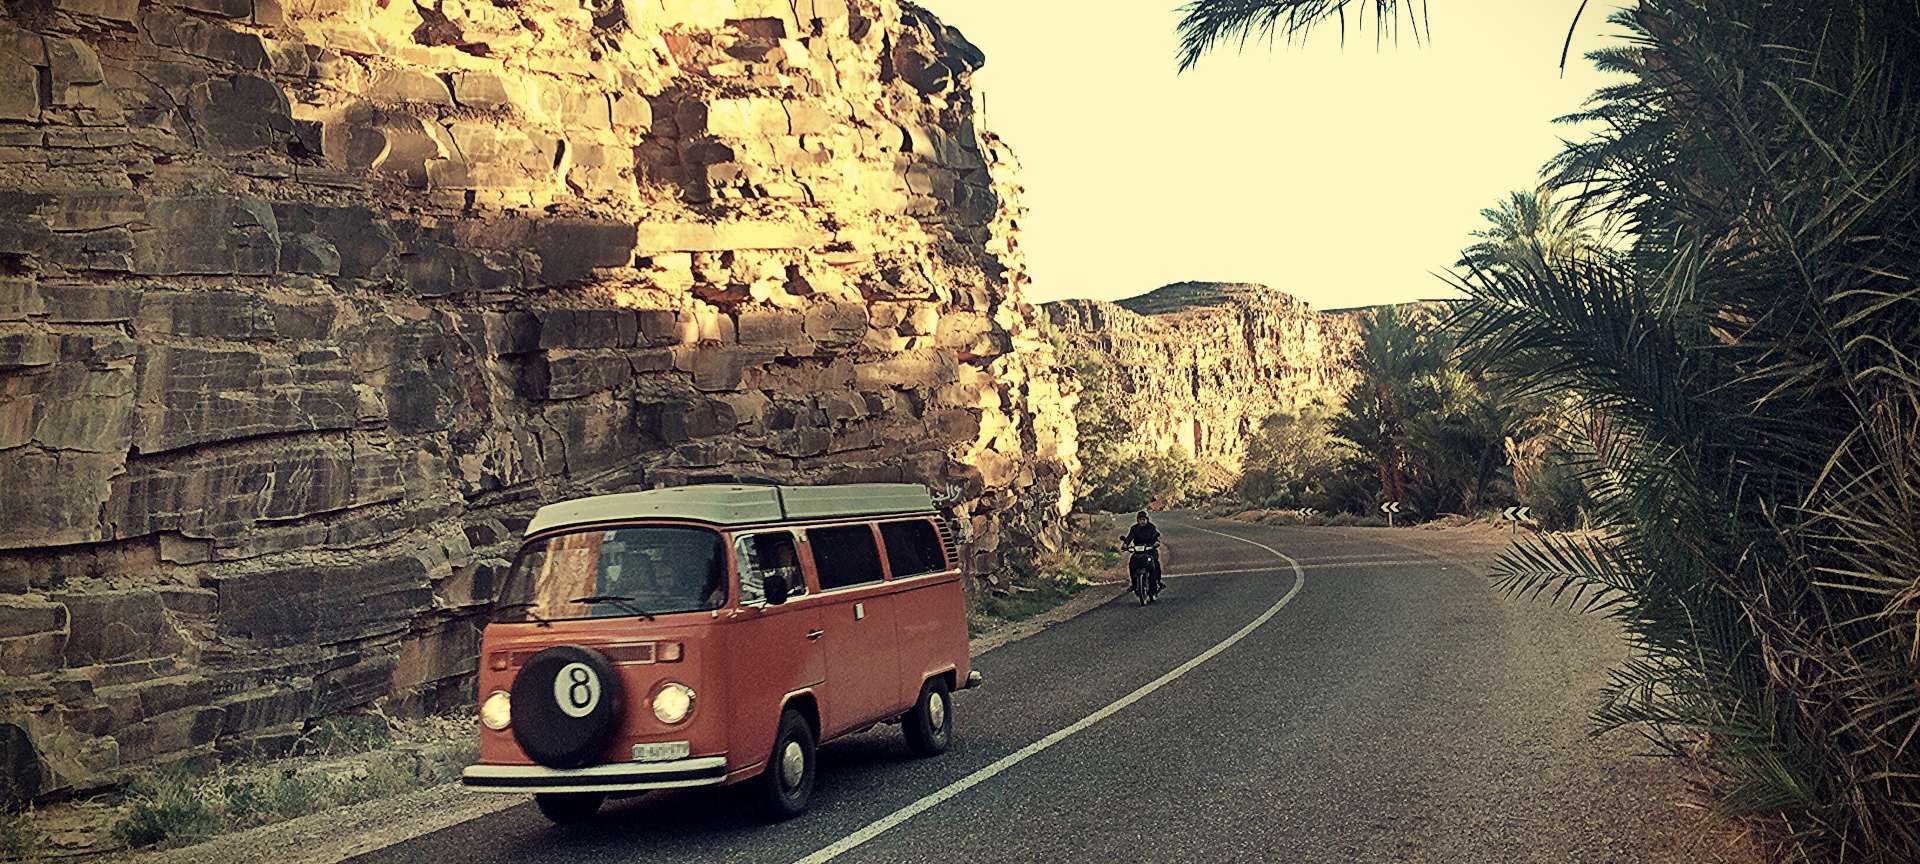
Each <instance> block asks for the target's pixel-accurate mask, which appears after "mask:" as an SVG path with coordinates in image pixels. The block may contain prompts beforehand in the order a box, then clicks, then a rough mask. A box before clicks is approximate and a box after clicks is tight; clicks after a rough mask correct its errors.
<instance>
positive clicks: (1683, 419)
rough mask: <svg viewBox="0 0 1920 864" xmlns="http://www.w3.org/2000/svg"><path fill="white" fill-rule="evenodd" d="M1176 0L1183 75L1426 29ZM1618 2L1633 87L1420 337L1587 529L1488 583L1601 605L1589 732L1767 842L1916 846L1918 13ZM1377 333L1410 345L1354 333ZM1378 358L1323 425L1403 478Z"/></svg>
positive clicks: (1504, 566)
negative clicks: (1634, 741)
mask: <svg viewBox="0 0 1920 864" xmlns="http://www.w3.org/2000/svg"><path fill="white" fill-rule="evenodd" d="M1459 2H1466V0H1459ZM1434 5H1436V6H1443V4H1434ZM1349 6H1351V7H1353V8H1352V9H1349V8H1348V7H1349ZM1566 6H1567V11H1568V14H1569V16H1573V15H1576V14H1579V13H1578V11H1577V10H1581V9H1584V8H1585V6H1586V4H1584V3H1582V4H1575V3H1573V2H1571V0H1569V2H1567V3H1566ZM1184 9H1185V13H1186V17H1185V19H1184V20H1183V21H1182V23H1181V25H1180V31H1181V37H1182V44H1183V55H1182V63H1183V66H1186V65H1191V64H1192V63H1194V62H1196V61H1197V60H1199V59H1200V57H1201V56H1202V55H1204V54H1205V53H1207V52H1208V51H1209V50H1210V49H1211V48H1212V47H1214V46H1215V45H1217V44H1220V43H1222V42H1223V41H1224V42H1227V43H1235V42H1238V41H1240V40H1244V39H1245V38H1246V37H1248V36H1254V35H1262V34H1265V35H1279V36H1284V37H1288V38H1292V37H1298V36H1300V35H1302V34H1304V33H1305V32H1306V31H1307V30H1309V29H1311V28H1312V27H1314V26H1315V25H1317V24H1321V23H1324V22H1326V21H1329V20H1332V19H1335V18H1337V19H1339V21H1340V22H1341V23H1342V25H1343V26H1344V23H1345V20H1346V14H1347V13H1348V12H1349V11H1354V12H1360V10H1363V9H1364V10H1370V11H1372V12H1373V13H1375V14H1374V15H1366V14H1365V13H1361V18H1362V20H1366V19H1369V18H1371V19H1372V20H1373V21H1374V23H1375V24H1376V26H1379V27H1395V28H1397V27H1398V26H1400V22H1401V21H1402V20H1403V16H1404V20H1405V21H1406V22H1408V24H1407V25H1406V26H1409V27H1411V28H1413V29H1414V30H1415V31H1416V32H1419V31H1422V30H1424V29H1425V27H1424V23H1422V22H1424V20H1425V19H1424V14H1425V4H1419V5H1415V4H1411V3H1398V2H1395V0H1351V2H1350V0H1264V2H1251V3H1249V2H1241V0H1195V2H1192V3H1190V4H1189V5H1188V6H1186V7H1184ZM1444 11H1445V10H1444V8H1441V9H1437V10H1435V17H1439V16H1440V15H1443V14H1444ZM1415 12H1418V13H1419V15H1418V16H1415V15H1414V14H1412V13H1415ZM1611 20H1612V22H1613V24H1614V25H1615V26H1617V27H1619V28H1620V29H1622V30H1623V31H1625V33H1626V34H1628V41H1627V42H1626V44H1624V45H1622V46H1621V47H1617V48H1609V49H1606V50H1603V51H1599V52H1595V53H1593V54H1591V55H1589V56H1590V59H1591V60H1592V61H1593V62H1595V63H1597V64H1598V65H1599V66H1600V67H1602V68H1603V69H1606V70H1609V71H1613V72H1618V73H1621V74H1623V75H1625V76H1626V77H1627V80H1626V82H1625V83H1622V84H1620V85H1617V86H1613V87H1609V88H1607V89H1605V90H1603V91H1601V92H1600V93H1598V94H1596V95H1595V96H1594V97H1593V99H1592V100H1591V101H1590V102H1589V104H1588V108H1587V110H1585V111H1584V112H1582V113H1580V114H1578V115H1575V116H1574V117H1573V118H1571V119H1573V120H1576V121H1584V122H1585V123H1586V125H1585V126H1583V127H1582V128H1583V129H1593V130H1597V131H1594V132H1591V133H1590V135H1589V137H1586V138H1584V139H1578V140H1574V141H1572V142H1570V143H1569V144H1568V146H1567V148H1566V150H1565V152H1564V153H1563V154H1562V156H1560V157H1559V158H1558V159H1557V160H1555V161H1554V162H1553V163H1551V164H1550V165H1549V166H1548V168H1547V171H1546V174H1545V178H1546V179H1545V188H1544V190H1543V191H1542V192H1540V193H1536V195H1535V196H1534V197H1533V200H1532V201H1531V202H1529V201H1528V200H1527V198H1526V197H1515V198H1511V199H1509V202H1508V204H1507V206H1504V207H1502V208H1496V210H1495V211H1493V212H1496V213H1498V214H1500V215H1502V216H1503V217H1511V218H1507V219H1506V222H1507V223H1508V224H1506V225H1502V224H1501V223H1500V221H1499V220H1496V221H1495V224H1494V227H1493V228H1492V229H1490V231H1492V232H1493V233H1495V234H1498V235H1500V236H1497V237H1483V238H1480V242H1479V243H1477V244H1476V245H1475V246H1473V247H1472V248H1470V249H1468V250H1467V252H1466V254H1465V257H1464V259H1463V260H1462V262H1461V266H1460V267H1459V268H1458V272H1459V275H1458V276H1457V284H1458V287H1459V288H1460V289H1462V290H1463V291H1464V292H1465V293H1466V294H1467V295H1468V297H1469V299H1468V300H1466V301H1465V302H1464V303H1462V304H1460V306H1459V308H1457V309H1455V310H1453V312H1452V313H1451V315H1450V316H1449V317H1450V323H1449V326H1448V327H1447V328H1446V330H1445V335H1444V336H1443V337H1439V338H1444V339H1448V340H1451V341H1453V342H1454V343H1456V344H1455V346H1454V348H1455V350H1452V351H1448V352H1445V353H1447V354H1448V355H1449V356H1450V357H1451V358H1452V359H1450V360H1449V361H1448V363H1450V364H1453V365H1454V366H1455V368H1457V370H1458V373H1459V375H1460V376H1461V377H1462V379H1463V380H1465V381H1467V382H1471V384H1472V386H1473V387H1474V388H1484V389H1483V392H1484V393H1485V394H1486V395H1487V396H1488V397H1489V398H1490V400H1491V402H1492V403H1494V406H1496V407H1497V408H1498V409H1499V410H1504V411H1515V410H1517V411H1519V412H1520V413H1521V415H1523V416H1528V417H1532V418H1535V419H1536V420H1537V421H1538V423H1537V428H1538V429H1539V430H1540V431H1539V433H1538V434H1536V435H1532V436H1527V437H1521V436H1516V435H1514V434H1512V430H1514V429H1516V428H1521V429H1525V428H1530V427H1528V426H1527V425H1526V424H1524V423H1522V424H1520V425H1518V426H1516V425H1514V424H1513V423H1512V422H1509V423H1508V424H1506V428H1507V430H1508V431H1507V434H1505V435H1504V436H1503V438H1502V446H1503V448H1504V449H1505V450H1506V451H1507V453H1508V455H1509V461H1511V462H1513V463H1514V464H1513V465H1512V472H1511V473H1512V476H1511V478H1506V482H1511V483H1513V485H1514V488H1513V491H1512V492H1511V494H1512V495H1513V496H1514V497H1515V498H1517V499H1519V500H1534V501H1538V502H1541V503H1540V506H1538V507H1537V509H1536V513H1537V514H1538V515H1542V516H1543V517H1544V516H1546V515H1547V514H1550V513H1565V512H1566V511H1567V509H1569V506H1570V507H1571V509H1573V510H1575V511H1577V512H1580V513H1581V514H1582V518H1583V519H1586V520H1590V521H1591V523H1592V525H1593V527H1595V528H1596V529H1597V530H1596V531H1595V532H1591V533H1588V534H1586V535H1584V536H1554V535H1543V536H1539V537H1534V538H1530V539H1527V540H1525V541H1523V542H1522V543H1521V544H1520V545H1519V546H1518V547H1516V549H1515V550H1514V551H1513V552H1511V553H1510V554H1508V555H1507V556H1506V558H1505V559H1504V560H1503V561H1502V563H1501V565H1500V567H1499V568H1498V571H1497V573H1496V578H1497V579H1498V580H1499V581H1500V584H1501V585H1502V586H1504V587H1505V588H1506V589H1508V590H1509V591H1511V592H1513V593H1515V594H1519V595H1523V596H1542V597H1550V598H1552V599H1554V600H1556V601H1559V602H1563V603H1570V604H1572V605H1574V606H1575V607H1577V608H1581V609H1585V610H1589V611H1593V612H1596V613H1599V614H1603V615H1606V616H1608V617H1610V618H1613V619H1614V620H1616V621H1618V622H1619V623H1620V625H1621V626H1622V628H1623V629H1624V631H1625V633H1626V635H1627V637H1628V639H1629V641H1630V644H1631V646H1632V648H1633V651H1632V655H1631V658H1630V659H1629V660H1628V661H1627V662H1626V663H1625V664H1624V665H1622V666H1621V667H1620V668H1619V669H1618V670H1616V672H1615V674H1614V676H1613V684H1612V686H1611V688H1610V689H1609V690H1608V692H1607V693H1606V695H1605V699H1604V702H1603V703H1602V704H1601V705H1600V706H1599V707H1598V708H1597V709H1596V710H1595V712H1594V715H1593V716H1594V720H1595V726H1596V731H1606V730H1612V729H1621V728H1627V729H1632V730H1636V731H1638V732H1640V733H1641V734H1644V735H1645V736H1646V737H1647V738H1648V739H1649V740H1650V741H1652V742H1654V743H1655V744H1657V745H1658V746H1660V747H1661V748H1663V749H1665V750H1666V751H1668V752H1670V753H1673V754H1676V755H1681V756H1685V757H1687V758H1689V759H1691V760H1693V761H1694V762H1695V764H1698V765H1700V766H1702V767H1704V769H1705V770H1706V771H1707V772H1708V773H1709V775H1710V776H1711V778H1712V783H1711V785H1712V787H1713V789H1714V791H1715V793H1716V795H1717V802H1718V809H1719V811H1720V812H1721V813H1722V814H1723V815H1725V816H1728V817H1730V818H1735V819H1739V820H1742V822H1743V824H1744V825H1746V826H1747V827H1749V828H1752V829H1755V830H1756V832H1757V833H1758V834H1760V835H1761V836H1763V837H1764V838H1765V840H1766V841H1767V842H1769V843H1770V844H1771V846H1772V848H1773V850H1774V852H1775V853H1776V854H1777V857H1779V858H1781V859H1783V860H1802V861H1848V862H1912V861H1920V819H1916V818H1915V815H1916V813H1920V687H1916V685H1915V682H1916V681H1920V336H1917V335H1916V334H1920V287H1917V286H1920V241H1917V240H1916V238H1920V16H1917V15H1916V14H1915V7H1914V5H1913V3H1912V2H1911V0H1845V2H1842V0H1771V2H1759V0H1746V2H1740V0H1637V2H1631V3H1629V4H1627V8H1625V9H1624V10H1622V11H1620V12H1618V13H1616V14H1615V15H1614V16H1613V18H1612V19H1611ZM1543 74H1551V72H1550V71H1545V72H1543ZM1556 201H1558V202H1560V203H1557V204H1556V203H1555V202H1556ZM1556 208H1561V209H1556ZM1529 223H1530V224H1531V225H1532V226H1533V227H1534V228H1536V229H1538V230H1527V228H1526V227H1525V226H1527V225H1528V224H1529ZM1580 226H1600V227H1602V228H1605V229H1607V232H1608V233H1609V234H1610V236H1611V239H1610V241H1609V242H1605V243H1595V242H1583V241H1582V239H1581V238H1582V237H1583V236H1590V235H1588V234H1587V233H1586V229H1584V228H1582V227H1580ZM1389 326H1394V324H1393V322H1389V321H1385V320H1383V319H1381V318H1376V320H1375V321H1374V322H1373V329H1374V330H1375V331H1379V330H1380V329H1381V328H1383V327H1389ZM1381 350H1384V351H1386V353H1388V354H1391V355H1392V356H1393V357H1419V356H1423V352H1422V351H1421V349H1420V346H1419V339H1417V338H1416V339H1414V340H1413V341H1412V342H1411V343H1409V342H1407V341H1406V340H1404V339H1401V338H1400V337H1399V336H1398V335H1396V334H1393V333H1388V332H1381V333H1379V336H1378V338H1376V336H1375V335H1374V334H1370V335H1369V339H1368V348H1367V351H1368V353H1369V354H1370V355H1372V354H1376V353H1377V352H1379V351H1381ZM1435 353H1436V354H1437V353H1440V352H1437V351H1436V352H1435ZM1378 359H1381V358H1380V357H1370V358H1368V360H1367V362H1368V363H1373V362H1375V361H1376V360H1378ZM1388 373H1390V374H1388ZM1370 374H1374V375H1375V376H1376V378H1378V377H1379V376H1381V375H1384V376H1385V378H1386V379H1388V380H1387V381H1386V382H1385V386H1379V384H1380V382H1379V381H1376V386H1372V387H1363V388H1361V390H1362V393H1363V396H1362V398H1363V399H1364V400H1366V401H1367V404H1365V405H1362V406H1358V407H1360V408H1361V409H1363V410H1362V411H1353V412H1351V413H1352V416H1353V419H1355V420H1362V421H1366V422H1365V423H1364V425H1365V426H1366V428H1365V429H1363V430H1354V429H1353V428H1352V427H1343V426H1341V424H1340V423H1339V422H1338V421H1337V420H1336V421H1335V422H1334V423H1333V424H1331V426H1332V427H1333V428H1332V429H1330V430H1329V434H1330V435H1334V436H1340V437H1343V438H1345V439H1346V440H1347V441H1349V442H1350V443H1352V444H1353V445H1355V447H1356V449H1357V450H1358V452H1359V453H1360V454H1361V455H1362V458H1364V459H1366V460H1370V461H1371V462H1373V463H1374V465H1375V467H1376V468H1377V469H1378V470H1379V474H1380V480H1379V481H1378V482H1379V486H1380V489H1382V490H1383V491H1385V492H1388V493H1390V492H1391V491H1392V490H1394V489H1395V488H1396V487H1395V486H1394V484H1395V483H1400V484H1402V486H1401V487H1399V488H1401V489H1403V490H1404V493H1405V494H1406V495H1407V497H1408V498H1409V499H1416V498H1418V497H1419V496H1420V495H1422V494H1423V493H1422V492H1421V491H1420V490H1421V488H1422V485H1423V482H1422V480H1421V473H1422V471H1423V470H1426V471H1433V470H1435V466H1436V465H1439V464H1440V463H1441V462H1443V461H1447V460H1434V459H1432V458H1431V456H1432V454H1431V453H1429V454H1428V458H1427V459H1426V461H1427V463H1428V464H1427V465H1426V466H1425V468H1422V467H1421V466H1420V465H1419V464H1418V463H1420V462H1421V461H1422V460H1421V457H1420V456H1419V453H1420V451H1421V450H1422V448H1423V447H1427V446H1430V445H1431V443H1432V442H1434V441H1437V440H1440V439H1437V438H1433V437H1431V436H1427V437H1426V438H1425V440H1426V441H1427V442H1428V443H1427V444H1422V443H1421V442H1422V440H1423V436H1422V435H1420V434H1418V433H1416V432H1415V431H1414V429H1413V425H1412V424H1411V423H1408V424H1405V425H1401V426H1398V427H1396V426H1394V425H1393V424H1392V423H1391V422H1390V420H1391V415H1392V413H1393V412H1394V411H1397V410H1400V409H1401V408H1403V407H1404V406H1406V405H1408V404H1411V403H1408V402H1405V401H1403V400H1405V399H1412V398H1419V397H1420V395H1421V394H1420V392H1419V388H1418V387H1415V388H1412V389H1399V388H1398V387H1397V386H1396V385H1397V383H1398V382H1402V381H1405V380H1407V379H1406V376H1405V375H1404V370H1403V369H1402V368H1401V367H1399V366H1393V365H1379V366H1378V368H1377V369H1375V370H1374V371H1373V372H1372V373H1370ZM1416 380H1417V379H1416ZM1349 401H1350V403H1351V401H1352V400H1349ZM1475 405H1476V403H1475V400H1474V398H1473V397H1471V396H1469V397H1468V398H1466V399H1465V400H1463V401H1461V402H1458V403H1456V407H1459V408H1461V409H1463V410H1462V412H1461V413H1460V414H1459V420H1460V423H1461V426H1460V427H1459V428H1457V429H1455V430H1453V431H1451V432H1449V433H1447V435H1446V436H1445V437H1446V438H1447V440H1456V441H1460V442H1463V443H1464V444H1465V446H1464V447H1462V448H1461V449H1459V450H1458V451H1456V452H1455V455H1459V454H1472V453H1475V452H1482V448H1480V447H1478V446H1477V445H1474V444H1472V443H1471V442H1473V441H1475V440H1477V439H1482V438H1484V433H1486V432H1488V431H1491V430H1493V429H1495V428H1496V426H1495V425H1494V424H1493V423H1491V422H1490V421H1491V412H1488V413H1486V414H1483V413H1482V411H1481V408H1477V407H1475ZM1350 407H1353V406H1351V405H1350ZM1482 407H1485V406H1482ZM1376 409H1377V412H1376V413H1375V414H1372V415H1369V414H1367V413H1364V412H1365V411H1375V410H1376ZM1475 426H1479V427H1480V428H1478V429H1475V428H1474V427H1475ZM1350 431H1359V432H1360V433H1361V434H1360V435H1358V436H1354V435H1349V434H1348V432H1350ZM1456 433H1457V434H1456ZM1368 435H1372V436H1374V437H1373V439H1372V440H1366V436H1368ZM1522 461H1525V462H1526V464H1527V466H1528V467H1527V468H1525V469H1524V470H1523V469H1522V467H1521V462H1522ZM1438 470H1439V474H1445V475H1451V476H1452V477H1453V478H1454V481H1455V482H1456V483H1471V482H1472V481H1473V479H1474V478H1473V476H1472V474H1473V470H1474V468H1473V465H1472V464H1470V463H1468V462H1462V463H1460V464H1446V465H1444V466H1442V467H1440V468H1439V469H1438ZM1439 474H1436V475H1435V476H1439ZM1502 482H1503V478H1501V477H1500V476H1498V474H1497V472H1496V475H1495V476H1493V477H1492V478H1490V479H1489V480H1488V481H1487V482H1486V483H1484V484H1483V485H1482V487H1481V490H1480V492H1479V493H1478V495H1479V496H1480V500H1483V501H1498V500H1500V499H1501V497H1502V495H1503V489H1502V487H1501V483H1502ZM1450 494H1453V495H1457V496H1458V497H1459V500H1460V501H1461V502H1463V503H1464V502H1465V501H1466V500H1468V499H1469V498H1470V497H1472V496H1473V494H1474V493H1473V492H1472V491H1471V490H1470V488H1469V486H1459V487H1456V489H1455V490H1454V491H1453V492H1452V493H1450ZM1329 500H1331V499H1329ZM1576 502H1577V503H1576Z"/></svg>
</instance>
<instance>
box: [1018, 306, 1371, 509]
mask: <svg viewBox="0 0 1920 864" xmlns="http://www.w3.org/2000/svg"><path fill="white" fill-rule="evenodd" d="M1042 308H1043V309H1044V310H1045V312H1046V318H1047V326H1048V329H1049V331H1050V332H1051V333H1052V335H1053V338H1054V339H1055V341H1056V342H1058V343H1061V344H1063V345H1065V346H1067V347H1068V348H1069V349H1070V350H1081V351H1091V352H1094V354H1095V355H1096V356H1097V357H1099V358H1100V359H1101V360H1102V361H1103V362H1104V363H1105V364H1106V365H1107V366H1108V367H1109V368H1110V369H1111V370H1112V372H1113V374H1112V375H1111V376H1109V379H1108V380H1109V384H1108V386H1109V387H1110V388H1112V389H1113V390H1114V391H1115V392H1113V393H1110V394H1109V395H1110V396H1112V397H1113V398H1112V400H1111V401H1112V402H1113V403H1114V404H1116V405H1119V406H1121V409H1122V411H1123V413H1124V415H1125V416H1126V419H1127V420H1128V422H1129V423H1131V424H1132V425H1133V428H1134V430H1135V436H1136V437H1135V440H1136V441H1138V442H1140V443H1143V444H1146V445H1147V446H1149V447H1152V448H1154V449H1159V450H1163V451H1164V450H1170V449H1173V448H1180V449H1182V450H1184V451H1185V452H1187V453H1189V454H1191V455H1192V456H1193V457H1194V458H1195V459H1196V460H1197V461H1198V462H1199V463H1200V464H1201V467H1202V472H1203V475H1205V476H1206V477H1208V479H1211V480H1215V481H1224V480H1227V479H1230V478H1232V477H1233V476H1234V475H1236V474H1237V472H1238V471H1239V468H1240V463H1241V461H1242V459H1244V458H1245V456H1246V450H1247V441H1248V439H1249V438H1250V437H1251V436H1252V435H1253V433H1254V432H1255V431H1256V430H1258V429H1259V426H1260V421H1261V420H1263V419H1265V418H1266V417H1267V416H1268V415H1269V414H1272V413H1273V412H1275V411H1294V410H1298V409H1299V408H1301V407H1302V406H1304V405H1306V404H1309V403H1311V402H1313V401H1314V400H1316V399H1318V400H1323V401H1325V402H1327V403H1329V404H1334V405H1337V404H1339V402H1340V400H1341V399H1342V398H1343V397H1345V395H1346V392H1347V390H1348V388H1350V387H1351V386H1352V383H1353V372H1352V368H1351V364H1350V361H1349V357H1350V356H1351V355H1352V353H1353V350H1354V348H1355V346H1356V345H1357V344H1358V342H1359V334H1360V320H1361V319H1360V315H1358V314H1355V313H1353V312H1343V313H1325V312H1318V311H1315V310H1314V309H1313V308H1312V307H1309V306H1308V305H1307V304H1305V303H1303V302H1301V301H1300V300H1297V299H1295V298H1293V297H1291V296H1289V295H1287V294H1285V293H1283V292H1280V291H1276V290H1274V289H1271V288H1268V287H1266V286H1264V285H1253V284H1246V283H1231V282H1177V283H1174V284H1172V285H1167V286H1165V287H1163V288H1160V289H1158V290H1155V291H1152V292H1149V293H1147V294H1142V295H1140V296H1138V297H1130V298H1127V299H1125V300H1121V301H1119V302H1117V303H1109V302H1105V301H1100V300H1061V301H1057V302H1053V303H1048V304H1045V305H1044V306H1043V307H1042Z"/></svg>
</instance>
